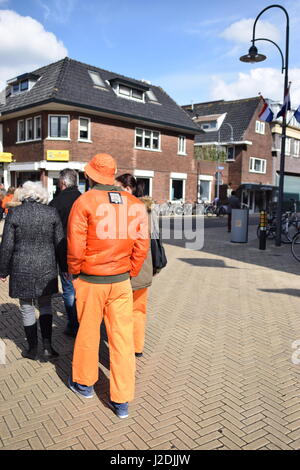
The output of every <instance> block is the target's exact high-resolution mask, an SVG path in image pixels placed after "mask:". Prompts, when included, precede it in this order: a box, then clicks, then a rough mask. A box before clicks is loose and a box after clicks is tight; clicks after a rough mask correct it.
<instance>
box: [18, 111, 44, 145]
mask: <svg viewBox="0 0 300 470" xmlns="http://www.w3.org/2000/svg"><path fill="white" fill-rule="evenodd" d="M41 138H42V119H41V116H35V117H34V118H28V119H26V120H24V119H20V121H18V124H17V142H27V141H30V142H31V141H34V140H40V139H41Z"/></svg>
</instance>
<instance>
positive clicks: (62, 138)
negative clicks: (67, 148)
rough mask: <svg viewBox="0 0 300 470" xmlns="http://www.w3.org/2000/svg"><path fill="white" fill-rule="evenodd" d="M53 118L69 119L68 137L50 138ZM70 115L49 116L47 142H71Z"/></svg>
mask: <svg viewBox="0 0 300 470" xmlns="http://www.w3.org/2000/svg"><path fill="white" fill-rule="evenodd" d="M52 117H66V118H68V137H51V136H50V130H51V126H50V122H51V118H52ZM70 124H71V123H70V115H69V114H48V137H47V140H71V139H70Z"/></svg>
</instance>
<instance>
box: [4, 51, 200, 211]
mask: <svg viewBox="0 0 300 470" xmlns="http://www.w3.org/2000/svg"><path fill="white" fill-rule="evenodd" d="M197 132H199V127H198V126H197V124H196V123H194V122H193V120H192V119H191V117H190V116H189V115H188V113H187V112H186V111H184V110H183V109H182V108H181V107H179V106H178V105H177V104H176V103H175V102H174V101H173V100H172V99H171V98H170V97H169V96H168V95H167V94H166V93H165V92H164V90H162V89H161V88H160V87H158V86H153V85H151V84H150V83H149V82H146V81H138V80H135V79H132V78H128V77H124V76H122V75H118V74H115V73H112V72H108V71H105V70H102V69H99V68H97V67H94V66H90V65H87V64H83V63H81V62H77V61H75V60H72V59H69V58H65V59H63V60H60V61H58V62H55V63H53V64H50V65H48V66H45V67H42V68H40V69H38V70H35V71H33V72H32V73H26V74H23V75H21V76H18V77H15V78H13V79H10V80H8V81H7V87H6V90H5V93H2V94H1V95H0V165H1V167H0V180H1V181H2V182H4V183H5V185H6V186H8V185H10V184H12V185H14V186H18V185H20V184H22V183H23V182H24V181H26V180H28V179H31V180H42V181H43V183H44V184H45V185H46V186H47V188H48V191H49V193H50V196H52V195H53V192H54V191H55V187H56V183H57V178H58V172H59V170H61V169H63V168H66V167H69V168H74V169H76V170H78V172H79V187H80V189H81V190H82V191H84V189H85V179H84V174H83V168H84V166H85V164H86V162H87V161H88V160H89V159H90V158H91V157H92V156H93V155H95V154H96V153H99V152H108V153H110V154H111V155H113V156H114V157H115V159H116V161H117V164H118V173H119V174H121V173H124V172H130V173H133V174H134V175H135V176H136V177H137V178H138V179H142V180H143V181H144V183H145V188H146V192H147V193H148V194H149V195H151V196H152V197H153V198H154V200H156V201H158V202H162V201H167V200H171V201H178V200H185V201H189V200H190V201H192V200H195V197H196V191H197V168H196V164H195V161H194V158H193V157H194V137H195V134H196V133H197Z"/></svg>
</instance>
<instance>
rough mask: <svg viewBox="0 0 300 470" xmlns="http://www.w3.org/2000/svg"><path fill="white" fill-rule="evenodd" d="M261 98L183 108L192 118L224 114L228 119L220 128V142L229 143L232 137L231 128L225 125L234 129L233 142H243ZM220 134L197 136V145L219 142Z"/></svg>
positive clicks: (207, 133)
mask: <svg viewBox="0 0 300 470" xmlns="http://www.w3.org/2000/svg"><path fill="white" fill-rule="evenodd" d="M259 102H260V97H259V96H257V97H254V98H248V99H243V100H235V101H224V100H220V101H210V102H207V103H198V104H194V105H193V110H191V105H188V106H183V109H185V110H186V111H187V112H188V113H189V114H190V116H191V117H196V116H199V117H200V116H210V115H212V114H224V113H226V117H225V119H224V121H223V124H222V126H221V128H220V141H221V142H222V141H225V140H226V141H229V140H230V137H231V130H230V127H229V126H227V125H224V123H229V124H231V125H232V127H233V140H235V141H241V140H244V138H245V137H244V134H245V131H246V130H247V128H248V126H249V124H250V121H251V119H252V117H253V115H254V113H255V111H256V109H257V107H258V104H259ZM218 134H219V132H218V131H216V132H214V131H209V132H205V133H204V134H200V135H197V136H196V143H197V142H198V143H200V142H218V137H219V135H218Z"/></svg>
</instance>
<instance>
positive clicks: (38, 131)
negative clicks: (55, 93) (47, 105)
mask: <svg viewBox="0 0 300 470" xmlns="http://www.w3.org/2000/svg"><path fill="white" fill-rule="evenodd" d="M41 137H42V119H41V116H36V117H35V118H34V138H35V139H36V140H38V139H41Z"/></svg>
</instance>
